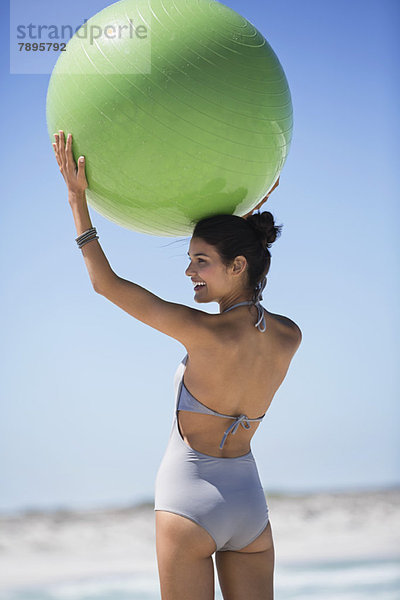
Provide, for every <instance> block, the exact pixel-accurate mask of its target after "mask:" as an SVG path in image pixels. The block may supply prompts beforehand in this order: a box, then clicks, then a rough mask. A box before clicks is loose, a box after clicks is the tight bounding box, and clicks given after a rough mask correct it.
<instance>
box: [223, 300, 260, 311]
mask: <svg viewBox="0 0 400 600" xmlns="http://www.w3.org/2000/svg"><path fill="white" fill-rule="evenodd" d="M227 304H228V303H227ZM251 304H256V303H255V302H254V301H253V300H240V301H238V302H235V303H234V304H230V305H228V306H222V304H221V305H220V313H224V312H227V311H228V310H231V309H232V308H236V307H237V306H246V305H247V306H250V305H251Z"/></svg>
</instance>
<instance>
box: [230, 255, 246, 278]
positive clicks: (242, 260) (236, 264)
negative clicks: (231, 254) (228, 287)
mask: <svg viewBox="0 0 400 600" xmlns="http://www.w3.org/2000/svg"><path fill="white" fill-rule="evenodd" d="M246 267H247V259H246V257H245V256H237V257H236V258H235V260H234V261H233V267H232V272H233V275H240V274H241V273H244V271H245V270H246Z"/></svg>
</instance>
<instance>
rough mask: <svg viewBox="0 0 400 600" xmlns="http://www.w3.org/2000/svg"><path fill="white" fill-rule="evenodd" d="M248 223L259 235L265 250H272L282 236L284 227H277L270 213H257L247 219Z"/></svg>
mask: <svg viewBox="0 0 400 600" xmlns="http://www.w3.org/2000/svg"><path fill="white" fill-rule="evenodd" d="M246 221H247V222H248V223H249V225H251V227H252V228H253V229H254V230H255V231H256V232H257V233H258V234H259V236H260V240H261V243H262V244H263V246H265V248H270V247H271V245H272V244H273V243H274V242H275V240H276V238H278V237H279V236H280V235H281V230H282V227H283V225H275V221H274V217H273V216H272V214H271V213H270V212H262V213H255V214H254V215H250V216H249V217H247V218H246Z"/></svg>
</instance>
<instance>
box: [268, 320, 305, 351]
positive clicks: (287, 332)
mask: <svg viewBox="0 0 400 600" xmlns="http://www.w3.org/2000/svg"><path fill="white" fill-rule="evenodd" d="M268 315H269V316H270V317H271V318H272V319H273V320H274V322H275V323H276V325H277V332H278V335H279V336H280V337H281V338H282V341H284V342H285V344H288V345H290V346H291V347H293V350H294V351H296V350H297V348H298V347H299V346H300V344H301V340H302V337H303V334H302V331H301V329H300V327H299V326H298V325H297V323H295V322H294V321H292V319H289V317H285V316H283V315H278V314H275V313H271V312H268Z"/></svg>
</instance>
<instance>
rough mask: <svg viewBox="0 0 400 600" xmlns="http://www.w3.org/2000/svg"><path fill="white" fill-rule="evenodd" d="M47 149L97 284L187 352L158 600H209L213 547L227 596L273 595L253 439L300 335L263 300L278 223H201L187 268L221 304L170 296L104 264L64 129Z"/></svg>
mask: <svg viewBox="0 0 400 600" xmlns="http://www.w3.org/2000/svg"><path fill="white" fill-rule="evenodd" d="M53 147H54V150H55V154H56V158H57V162H58V165H59V167H60V171H61V173H62V175H63V177H64V179H65V181H66V183H67V186H68V200H69V203H70V206H71V208H72V212H73V216H74V220H75V225H76V229H77V233H78V238H77V243H78V246H79V247H80V248H81V249H82V254H83V257H84V260H85V263H86V266H87V269H88V272H89V275H90V278H91V281H92V284H93V287H94V290H95V291H96V292H98V293H99V294H101V295H103V296H105V297H106V298H108V299H109V300H110V301H111V302H113V303H114V304H116V305H117V306H119V307H120V308H122V309H123V310H125V311H126V312H128V313H129V314H131V315H132V316H133V317H135V318H136V319H138V320H140V321H142V322H143V323H146V324H147V325H150V326H151V327H154V328H155V329H157V330H158V331H161V332H163V333H165V334H166V335H168V336H171V337H173V338H175V339H176V340H178V341H179V342H181V343H182V344H183V345H184V346H185V348H186V350H187V354H186V356H185V357H184V359H183V361H182V362H181V363H180V365H179V366H178V369H177V372H176V374H175V392H176V394H175V413H174V419H173V424H172V429H171V434H170V439H169V443H168V446H167V449H166V452H165V454H164V457H163V459H162V462H161V464H160V467H159V470H158V473H157V478H156V485H155V508H154V510H155V511H156V517H155V518H156V551H157V562H158V570H159V576H160V585H161V594H162V599H163V600H211V599H212V598H214V567H213V561H212V555H213V554H214V552H215V553H216V554H215V562H216V566H217V571H218V577H219V582H220V586H221V590H222V593H223V595H224V598H225V599H226V600H271V599H272V598H273V571H274V544H273V539H272V530H271V523H270V521H269V518H268V507H267V503H266V500H265V495H264V492H263V489H262V486H261V482H260V479H259V476H258V471H257V466H256V463H255V460H254V457H253V454H252V452H251V449H250V442H251V439H252V437H253V435H254V433H255V431H256V429H257V428H258V426H259V425H260V422H261V420H262V419H263V417H264V416H265V413H266V412H267V410H268V407H269V405H270V404H271V402H272V399H273V397H274V395H275V392H276V391H277V389H278V388H279V386H280V385H281V383H282V381H283V379H284V377H285V375H286V373H287V370H288V368H289V365H290V362H291V360H292V358H293V356H294V354H295V353H296V351H297V349H298V347H299V345H300V342H301V331H300V329H299V327H298V326H297V325H296V324H295V323H294V322H293V321H291V320H290V319H288V318H287V317H283V316H281V315H277V314H274V313H270V312H268V311H266V310H265V309H264V308H263V307H262V306H261V304H260V300H261V299H262V291H263V289H264V287H265V284H266V275H267V273H268V270H269V266H270V253H269V250H268V248H269V247H270V245H271V243H272V242H274V241H275V239H276V237H277V235H278V234H280V228H281V226H280V227H276V226H275V225H274V220H273V217H272V215H271V213H268V212H266V213H262V214H255V215H250V216H247V215H246V218H241V217H237V216H234V215H220V216H216V217H210V218H208V219H203V220H202V221H200V222H199V223H197V225H196V227H195V229H194V232H193V236H192V239H191V241H190V245H189V252H188V254H189V257H190V263H189V266H188V267H187V269H186V275H187V276H188V277H190V278H191V279H192V281H193V284H194V285H195V288H194V290H195V301H196V302H198V303H199V304H202V303H208V302H218V303H219V306H220V313H219V314H208V313H206V312H204V311H199V310H196V309H193V308H189V307H187V306H183V305H180V304H174V303H171V302H166V301H164V300H162V299H161V298H158V297H157V296H155V295H154V294H152V293H151V292H149V291H147V290H146V289H144V288H142V287H140V286H139V285H137V284H134V283H131V282H130V281H126V280H124V279H122V278H120V277H119V276H118V275H116V273H114V271H113V270H112V269H111V267H110V265H109V263H108V261H107V259H106V257H105V255H104V253H103V251H102V249H101V246H100V244H99V243H98V242H97V239H98V236H97V235H96V230H95V229H94V228H93V227H92V223H91V220H90V216H89V212H88V207H87V204H86V198H85V189H86V188H87V186H88V184H87V180H86V176H85V166H84V165H85V162H84V159H83V157H80V158H79V161H78V167H76V164H75V161H74V158H73V155H72V136H71V135H70V134H69V135H68V138H67V141H66V142H65V139H64V133H63V132H62V131H60V132H59V134H55V142H54V144H53ZM259 207H260V205H259V206H258V208H259Z"/></svg>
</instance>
